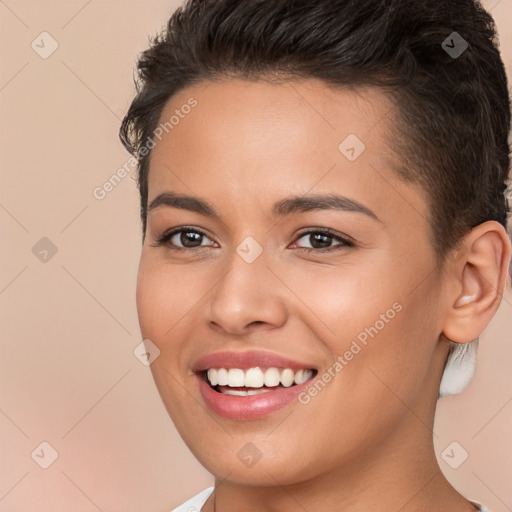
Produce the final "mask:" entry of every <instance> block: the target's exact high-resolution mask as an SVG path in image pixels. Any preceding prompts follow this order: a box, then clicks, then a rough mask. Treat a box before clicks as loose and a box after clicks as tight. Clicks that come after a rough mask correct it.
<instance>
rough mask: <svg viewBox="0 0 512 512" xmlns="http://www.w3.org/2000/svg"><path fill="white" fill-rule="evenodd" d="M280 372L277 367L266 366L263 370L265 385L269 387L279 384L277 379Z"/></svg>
mask: <svg viewBox="0 0 512 512" xmlns="http://www.w3.org/2000/svg"><path fill="white" fill-rule="evenodd" d="M280 378H281V374H280V373H279V370H278V369H277V368H268V369H267V371H266V372H265V386H267V387H269V388H271V387H273V386H279V379H280Z"/></svg>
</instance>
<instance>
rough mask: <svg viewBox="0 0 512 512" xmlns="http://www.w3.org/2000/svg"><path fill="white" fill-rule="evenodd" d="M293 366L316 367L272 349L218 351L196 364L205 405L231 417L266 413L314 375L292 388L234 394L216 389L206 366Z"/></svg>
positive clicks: (247, 417)
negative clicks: (257, 393) (272, 351)
mask: <svg viewBox="0 0 512 512" xmlns="http://www.w3.org/2000/svg"><path fill="white" fill-rule="evenodd" d="M256 366H259V367H260V368H269V367H275V368H291V369H293V370H300V369H313V370H314V369H316V368H314V367H313V366H311V365H310V364H308V363H302V362H300V361H296V360H293V359H289V358H287V357H284V356H280V355H276V354H273V353H271V352H263V351H250V352H234V351H231V352H217V353H215V354H209V355H206V356H203V357H201V358H200V359H198V360H197V361H196V363H195V364H194V365H193V368H192V369H193V371H194V372H195V373H196V377H197V380H198V385H199V391H200V393H201V395H202V397H203V399H204V401H205V402H206V405H207V406H208V407H209V408H210V409H211V410H212V411H213V412H215V413H217V414H219V415H221V416H224V417H225V418H229V419H236V420H253V419H257V418H261V417H262V416H266V415H268V414H270V413H272V412H274V411H277V410H278V409H281V408H282V407H284V406H286V405H287V404H289V403H290V402H292V401H293V400H295V399H296V397H297V395H299V394H300V393H301V391H303V390H304V389H305V388H306V387H307V386H309V385H311V379H310V380H308V381H306V382H303V383H302V384H296V385H294V386H290V387H289V388H285V387H278V388H276V389H275V390H274V391H269V392H268V393H261V394H259V395H248V396H233V395H225V394H223V393H219V392H218V391H215V390H214V389H213V388H212V387H211V386H210V384H209V383H208V382H207V381H206V379H205V377H204V372H205V370H208V369H209V368H241V369H247V368H254V367H256Z"/></svg>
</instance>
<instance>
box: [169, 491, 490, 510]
mask: <svg viewBox="0 0 512 512" xmlns="http://www.w3.org/2000/svg"><path fill="white" fill-rule="evenodd" d="M214 489H215V487H208V489H205V490H204V491H201V492H200V493H199V494H196V495H195V496H193V497H192V498H190V499H189V500H187V501H186V502H185V503H182V504H181V505H180V506H179V507H176V508H175V509H173V510H171V512H200V511H201V507H202V506H203V505H204V504H205V503H206V500H207V499H208V498H209V497H210V495H211V494H212V492H213V490H214ZM471 503H473V505H475V507H477V508H478V510H481V512H491V511H490V510H489V509H488V508H487V507H484V506H483V505H481V504H480V503H477V502H476V501H472V502H471Z"/></svg>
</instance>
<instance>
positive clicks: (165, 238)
mask: <svg viewBox="0 0 512 512" xmlns="http://www.w3.org/2000/svg"><path fill="white" fill-rule="evenodd" d="M182 232H184V233H196V234H199V235H202V236H205V237H207V238H208V235H207V234H206V233H205V232H204V231H203V230H201V229H199V228H192V227H187V226H182V227H180V228H176V229H173V230H171V231H168V232H165V233H164V234H163V235H162V236H161V237H159V238H158V239H157V240H156V245H157V246H164V245H166V246H167V247H168V248H169V249H171V250H176V251H196V250H198V249H201V247H204V246H198V247H179V246H174V245H171V244H169V240H170V239H171V238H172V237H173V236H174V235H176V234H178V233H182ZM314 234H322V235H327V236H330V237H332V238H333V239H336V240H338V241H340V242H341V245H339V246H334V247H324V248H321V249H318V248H315V247H298V248H297V249H296V250H299V251H304V252H306V253H311V252H320V253H324V252H331V251H335V250H340V249H343V248H345V247H353V246H354V243H353V242H352V241H351V240H349V239H348V238H346V237H343V236H341V235H339V234H337V233H335V232H334V231H332V230H331V229H328V228H317V229H314V230H309V231H304V232H302V233H300V234H299V235H298V237H297V240H299V239H301V238H303V237H305V236H307V235H314Z"/></svg>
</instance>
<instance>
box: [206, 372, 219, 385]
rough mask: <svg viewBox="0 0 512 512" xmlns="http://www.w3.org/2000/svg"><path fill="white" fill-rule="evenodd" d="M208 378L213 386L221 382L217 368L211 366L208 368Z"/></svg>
mask: <svg viewBox="0 0 512 512" xmlns="http://www.w3.org/2000/svg"><path fill="white" fill-rule="evenodd" d="M208 380H209V381H210V384H211V385H212V386H216V385H217V383H218V382H219V381H218V380H217V370H216V369H215V368H210V369H209V370H208Z"/></svg>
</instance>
